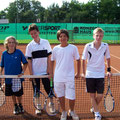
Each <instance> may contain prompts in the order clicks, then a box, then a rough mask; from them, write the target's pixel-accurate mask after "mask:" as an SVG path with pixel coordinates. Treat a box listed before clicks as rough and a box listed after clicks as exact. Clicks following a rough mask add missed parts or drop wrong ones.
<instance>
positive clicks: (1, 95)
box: [0, 90, 5, 106]
mask: <svg viewBox="0 0 120 120" xmlns="http://www.w3.org/2000/svg"><path fill="white" fill-rule="evenodd" d="M4 102H5V94H4V92H3V91H1V90H0V106H2V105H3V104H4Z"/></svg>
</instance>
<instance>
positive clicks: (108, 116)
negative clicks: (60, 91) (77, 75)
mask: <svg viewBox="0 0 120 120" xmlns="http://www.w3.org/2000/svg"><path fill="white" fill-rule="evenodd" d="M76 46H77V47H78V49H79V53H80V56H81V55H82V51H83V48H84V45H76ZM51 47H52V48H53V47H54V45H51ZM17 48H18V49H20V50H22V52H23V53H25V48H26V45H19V46H18V47H17ZM109 48H110V54H111V67H112V73H120V62H119V61H120V46H119V45H109ZM4 50H5V48H4V46H3V45H0V57H1V52H2V51H4ZM75 64H76V63H75ZM75 69H76V67H75ZM25 74H27V75H28V74H29V72H28V69H27V71H26V72H25ZM75 83H76V105H75V111H76V113H77V114H78V115H79V116H80V118H81V120H84V119H89V120H94V116H93V115H92V113H90V111H89V109H90V107H91V104H90V98H89V95H88V94H87V93H86V92H85V91H86V88H85V82H84V81H82V80H81V79H80V80H76V81H75ZM42 87H43V86H42ZM106 89H107V82H106V83H105V93H106ZM42 90H43V89H42ZM111 91H112V93H113V96H114V99H115V109H114V111H113V112H112V113H107V112H106V111H105V109H104V106H103V100H102V102H101V104H100V106H99V108H100V112H101V114H102V116H103V118H102V120H119V119H120V117H119V116H120V109H119V108H120V103H119V101H120V77H113V79H112V80H111ZM32 96H33V91H32V86H31V82H29V80H28V79H26V80H25V82H24V95H23V106H24V109H25V111H26V112H25V113H24V114H23V115H17V116H15V115H13V113H12V112H13V104H12V100H11V98H8V97H7V99H6V103H5V104H4V105H3V106H1V107H0V119H2V120H3V119H4V120H7V119H9V120H18V119H20V120H38V119H40V120H52V119H55V120H59V117H60V114H59V115H57V116H54V117H49V116H47V115H46V113H43V114H42V115H41V116H36V115H35V108H34V107H33V102H32ZM66 106H67V109H68V102H67V101H66ZM68 120H71V118H68Z"/></svg>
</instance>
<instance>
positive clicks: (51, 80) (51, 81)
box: [50, 78, 53, 87]
mask: <svg viewBox="0 0 120 120" xmlns="http://www.w3.org/2000/svg"><path fill="white" fill-rule="evenodd" d="M50 87H53V79H52V78H51V79H50Z"/></svg>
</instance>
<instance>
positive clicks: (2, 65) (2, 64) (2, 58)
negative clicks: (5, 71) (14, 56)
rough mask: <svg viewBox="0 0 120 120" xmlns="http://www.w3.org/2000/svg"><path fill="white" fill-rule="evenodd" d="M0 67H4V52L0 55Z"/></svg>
mask: <svg viewBox="0 0 120 120" xmlns="http://www.w3.org/2000/svg"><path fill="white" fill-rule="evenodd" d="M0 67H4V54H2V56H1V62H0Z"/></svg>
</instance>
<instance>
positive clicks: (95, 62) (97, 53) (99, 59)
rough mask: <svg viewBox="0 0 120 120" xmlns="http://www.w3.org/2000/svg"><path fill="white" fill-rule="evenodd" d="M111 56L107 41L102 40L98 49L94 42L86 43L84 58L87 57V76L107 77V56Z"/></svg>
mask: <svg viewBox="0 0 120 120" xmlns="http://www.w3.org/2000/svg"><path fill="white" fill-rule="evenodd" d="M104 57H106V59H108V58H110V52H109V47H108V44H107V43H103V42H101V46H100V47H99V49H98V50H97V49H96V48H95V47H94V44H93V42H91V43H88V44H86V45H85V48H84V51H83V55H82V59H83V60H86V59H87V68H86V78H104V77H105V58H104Z"/></svg>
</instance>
